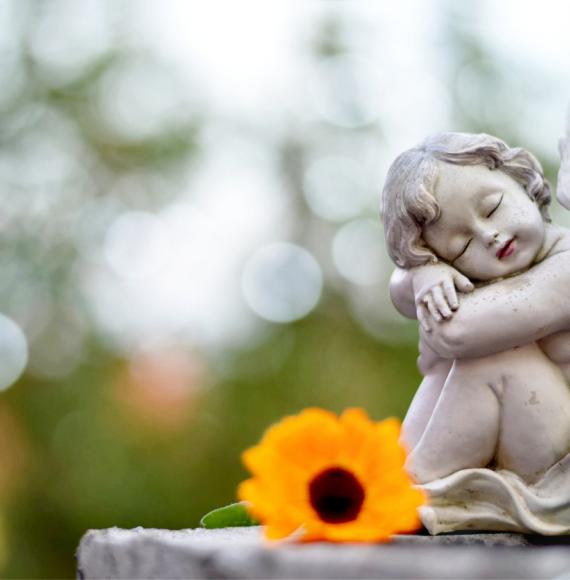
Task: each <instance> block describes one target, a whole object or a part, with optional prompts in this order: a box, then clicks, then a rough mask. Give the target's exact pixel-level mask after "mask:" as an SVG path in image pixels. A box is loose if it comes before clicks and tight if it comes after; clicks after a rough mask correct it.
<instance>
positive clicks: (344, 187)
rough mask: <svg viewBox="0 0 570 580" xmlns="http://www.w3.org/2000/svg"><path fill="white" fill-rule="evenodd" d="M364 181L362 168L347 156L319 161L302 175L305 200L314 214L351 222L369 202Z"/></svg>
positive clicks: (364, 176)
mask: <svg viewBox="0 0 570 580" xmlns="http://www.w3.org/2000/svg"><path fill="white" fill-rule="evenodd" d="M366 178H367V174H366V172H365V170H364V168H363V167H362V166H360V165H359V164H358V163H356V162H354V161H352V160H351V159H348V158H347V157H339V156H332V157H325V158H323V159H318V160H317V161H315V162H314V163H313V164H312V165H311V166H310V167H309V169H308V171H307V173H306V175H305V179H304V192H305V198H306V200H307V203H308V204H309V207H310V208H311V210H312V211H313V213H315V214H316V215H318V216H319V217H321V218H323V219H325V220H329V221H333V222H336V221H343V220H346V219H350V218H353V217H355V216H357V215H358V214H359V213H360V212H361V211H362V210H363V208H364V207H365V206H366V204H367V202H369V201H370V196H369V195H368V193H369V188H368V187H367V183H366Z"/></svg>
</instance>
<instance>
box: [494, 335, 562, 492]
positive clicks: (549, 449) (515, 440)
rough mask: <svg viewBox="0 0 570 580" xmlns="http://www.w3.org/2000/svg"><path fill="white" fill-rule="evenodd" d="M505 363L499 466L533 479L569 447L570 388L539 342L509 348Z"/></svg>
mask: <svg viewBox="0 0 570 580" xmlns="http://www.w3.org/2000/svg"><path fill="white" fill-rule="evenodd" d="M504 363H505V364H504V365H503V368H502V373H503V377H504V381H503V384H504V391H503V393H502V397H501V399H502V413H501V433H500V436H499V445H498V449H497V466H498V467H503V468H506V469H509V470H511V471H514V472H516V473H517V474H518V475H520V476H521V477H523V478H525V479H526V480H527V481H533V480H535V479H537V477H539V476H540V475H541V474H542V473H543V472H544V471H545V470H546V469H548V468H549V467H551V466H552V465H553V464H554V463H556V462H557V461H558V460H559V459H561V458H562V457H563V456H565V455H566V454H568V453H569V452H570V390H569V388H568V385H567V382H566V379H565V378H564V376H563V374H562V371H561V370H560V368H559V367H558V366H557V365H556V364H554V363H553V362H552V361H551V360H550V359H549V358H548V357H547V356H546V355H545V354H544V353H543V351H542V350H541V349H540V348H539V347H538V346H537V345H536V344H532V345H528V346H524V347H521V348H519V349H513V350H512V351H508V353H507V354H506V357H505V361H504Z"/></svg>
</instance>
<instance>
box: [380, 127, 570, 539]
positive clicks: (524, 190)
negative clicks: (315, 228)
mask: <svg viewBox="0 0 570 580" xmlns="http://www.w3.org/2000/svg"><path fill="white" fill-rule="evenodd" d="M569 141H570V135H567V137H566V139H565V140H563V141H562V144H561V152H562V165H561V170H560V186H561V187H560V188H559V195H560V197H561V199H560V201H561V203H563V204H564V205H567V206H568V207H570V179H569V176H570V147H569V146H568V143H569ZM382 197H383V199H382V202H383V218H384V228H385V236H386V241H387V246H388V251H389V253H390V256H391V258H392V259H393V261H394V262H395V263H396V265H397V266H398V269H397V270H396V271H395V272H394V274H393V276H392V280H391V288H390V291H391V297H392V300H393V302H394V304H395V305H396V307H397V308H398V310H399V311H400V312H401V313H402V314H404V315H405V316H408V317H410V318H417V319H418V320H419V322H420V358H419V360H418V364H419V368H420V371H421V373H422V374H423V376H424V379H423V381H422V383H421V385H420V387H419V388H418V391H417V393H416V396H415V398H414V400H413V402H412V404H411V406H410V409H409V411H408V414H407V416H406V418H405V421H404V424H403V435H402V438H403V442H404V444H405V445H406V446H407V448H408V450H409V453H410V455H409V459H408V469H409V471H410V472H411V473H412V474H413V476H414V477H415V478H416V480H417V482H418V483H419V484H420V485H421V486H422V487H423V488H424V489H425V490H426V491H427V492H428V493H429V495H430V497H431V503H430V506H429V507H426V508H422V510H423V511H422V520H423V522H424V525H425V526H426V528H427V529H428V530H429V532H430V533H432V534H438V533H442V532H450V531H458V530H489V531H491V530H493V531H499V530H501V531H520V532H534V533H539V534H545V535H554V534H570V386H569V385H570V230H568V229H566V228H562V227H560V226H557V225H554V224H552V223H551V221H550V218H549V215H548V205H549V203H550V186H549V184H548V182H547V181H546V179H545V178H544V176H543V171H542V167H541V166H540V163H539V162H538V161H537V159H536V158H535V157H534V156H533V155H532V154H531V153H529V152H528V151H526V150H524V149H522V148H510V147H508V146H507V145H506V144H505V143H504V142H503V141H501V140H500V139H497V138H495V137H492V136H489V135H485V134H480V135H473V134H466V133H441V134H437V135H435V136H433V137H430V138H428V139H426V140H425V141H424V142H423V143H422V144H420V145H419V146H417V147H415V148H413V149H411V150H409V151H406V152H404V153H403V154H401V155H400V156H399V157H398V158H397V159H396V160H395V161H394V163H393V164H392V166H391V168H390V170H389V173H388V176H387V179H386V183H385V186H384V190H383V194H382Z"/></svg>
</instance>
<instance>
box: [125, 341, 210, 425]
mask: <svg viewBox="0 0 570 580" xmlns="http://www.w3.org/2000/svg"><path fill="white" fill-rule="evenodd" d="M206 376H207V373H206V365H205V363H204V361H203V359H202V358H200V357H199V356H198V355H196V354H194V353H188V352H184V351H182V350H164V351H154V352H144V353H140V354H137V355H136V356H134V357H132V358H131V359H130V360H129V361H128V362H127V365H126V367H125V368H123V369H122V371H121V373H120V376H119V384H118V388H117V391H116V393H117V397H118V400H119V402H120V403H121V404H122V405H123V407H124V409H125V411H126V413H127V415H128V416H129V417H130V418H131V419H133V420H134V421H135V422H136V423H138V424H139V426H141V427H144V428H148V429H152V430H158V431H164V432H178V431H180V430H181V429H183V428H184V426H185V425H187V424H188V422H189V420H191V418H192V416H193V414H194V413H195V411H196V409H197V407H198V406H199V402H200V399H201V397H202V394H203V392H204V390H205V388H206V387H207V383H208V381H207V378H206Z"/></svg>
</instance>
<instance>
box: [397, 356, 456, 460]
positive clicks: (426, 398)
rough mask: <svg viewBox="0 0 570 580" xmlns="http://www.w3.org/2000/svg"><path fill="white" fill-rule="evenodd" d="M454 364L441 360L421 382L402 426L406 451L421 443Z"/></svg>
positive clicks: (402, 439)
mask: <svg viewBox="0 0 570 580" xmlns="http://www.w3.org/2000/svg"><path fill="white" fill-rule="evenodd" d="M452 364H453V361H451V360H445V359H440V360H439V361H438V362H437V364H435V365H434V366H433V367H432V368H430V369H429V372H428V373H427V374H426V376H425V377H424V380H423V381H422V382H421V384H420V386H419V388H418V390H417V392H416V394H415V396H414V398H413V400H412V403H411V405H410V408H409V409H408V412H407V413H406V417H405V419H404V422H403V424H402V438H401V441H402V443H403V444H404V446H405V447H406V449H408V450H412V449H414V448H415V447H416V445H417V444H418V443H419V441H420V439H421V437H422V435H423V433H424V431H425V429H426V427H427V424H428V422H429V420H430V417H431V416H432V414H433V410H434V408H435V406H436V404H437V401H438V399H439V397H440V395H441V391H442V389H443V385H444V384H445V381H446V379H447V376H448V375H449V371H450V370H451V366H452Z"/></svg>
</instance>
